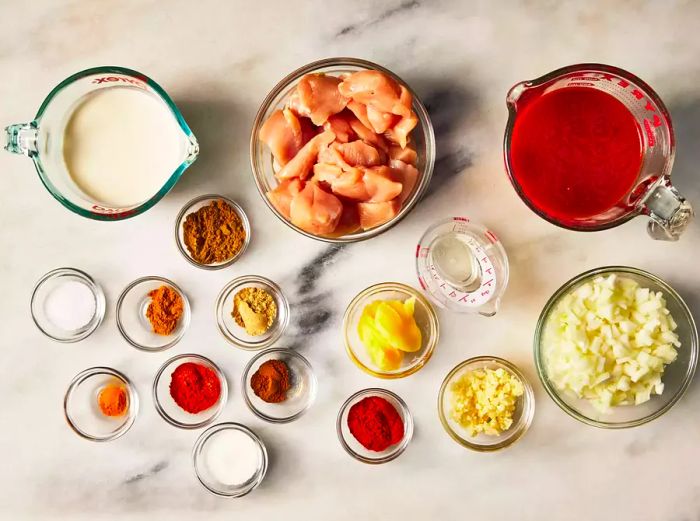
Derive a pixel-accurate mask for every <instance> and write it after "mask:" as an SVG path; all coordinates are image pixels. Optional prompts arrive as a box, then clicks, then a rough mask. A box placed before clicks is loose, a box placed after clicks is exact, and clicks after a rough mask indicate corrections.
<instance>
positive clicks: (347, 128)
mask: <svg viewBox="0 0 700 521" xmlns="http://www.w3.org/2000/svg"><path fill="white" fill-rule="evenodd" d="M351 118H352V119H355V116H354V115H353V114H352V112H350V111H343V112H341V113H339V114H334V115H333V116H331V117H330V118H328V121H326V122H325V123H324V124H323V128H324V129H325V130H332V131H333V133H334V134H335V139H336V140H337V141H339V142H340V143H347V142H349V141H353V140H354V139H357V134H355V131H354V130H353V129H352V126H351V125H350V120H351Z"/></svg>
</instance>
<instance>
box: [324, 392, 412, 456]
mask: <svg viewBox="0 0 700 521" xmlns="http://www.w3.org/2000/svg"><path fill="white" fill-rule="evenodd" d="M369 396H380V397H381V398H385V399H386V397H387V396H388V397H389V398H391V400H393V401H395V402H396V403H398V404H399V408H400V409H401V413H402V415H403V419H404V433H403V438H402V439H401V441H400V442H399V443H398V444H397V445H398V446H397V447H396V448H395V449H394V450H393V451H392V452H391V453H390V454H388V455H386V456H383V457H380V458H368V457H366V456H363V455H362V454H359V453H357V452H355V451H354V450H353V449H352V448H351V447H350V445H349V444H348V442H347V441H345V436H343V424H342V422H343V414H344V413H345V410H346V409H347V408H348V407H349V406H350V403H352V402H353V401H354V400H355V399H357V398H359V397H369ZM392 405H393V404H392ZM413 427H414V425H413V414H411V411H410V409H409V408H408V405H407V404H406V402H405V401H404V400H403V398H401V397H400V396H399V395H398V394H396V393H394V392H392V391H390V390H388V389H382V388H381V387H368V388H366V389H361V390H359V391H357V392H355V393H353V394H352V395H350V397H349V398H348V399H347V400H345V401H344V402H343V405H341V406H340V410H339V411H338V416H337V418H336V421H335V430H336V432H337V434H338V439H339V440H340V445H341V446H342V447H343V449H344V450H345V452H347V453H348V454H350V455H351V456H352V457H353V458H355V459H356V460H358V461H361V462H362V463H368V464H370V465H379V464H381V463H388V462H389V461H392V460H394V459H396V458H398V457H399V456H400V455H401V454H403V453H404V451H405V450H406V447H408V444H409V443H410V442H411V440H412V439H413Z"/></svg>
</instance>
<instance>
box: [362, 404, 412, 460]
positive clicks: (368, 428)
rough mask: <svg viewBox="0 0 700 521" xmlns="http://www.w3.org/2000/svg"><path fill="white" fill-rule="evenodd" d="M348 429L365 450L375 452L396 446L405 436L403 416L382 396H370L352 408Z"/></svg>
mask: <svg viewBox="0 0 700 521" xmlns="http://www.w3.org/2000/svg"><path fill="white" fill-rule="evenodd" d="M348 427H349V428H350V432H351V433H352V435H353V436H355V439H356V440H357V441H359V442H360V443H361V444H362V446H363V447H364V448H366V449H367V450H372V451H375V452H381V451H383V450H386V449H387V448H389V447H391V446H392V445H395V444H396V443H398V442H400V441H401V440H402V439H403V435H404V427H403V420H402V419H401V416H400V415H399V413H398V412H397V411H396V408H395V407H394V406H393V405H391V403H389V402H388V401H387V400H385V399H384V398H381V397H380V396H368V397H367V398H363V399H362V400H360V401H359V402H357V403H356V404H355V405H353V406H352V407H350V412H349V413H348Z"/></svg>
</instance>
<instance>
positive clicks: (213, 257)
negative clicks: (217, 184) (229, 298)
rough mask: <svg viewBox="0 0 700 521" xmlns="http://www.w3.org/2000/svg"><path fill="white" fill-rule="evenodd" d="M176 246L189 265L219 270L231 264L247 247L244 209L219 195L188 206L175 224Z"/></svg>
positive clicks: (247, 224)
mask: <svg viewBox="0 0 700 521" xmlns="http://www.w3.org/2000/svg"><path fill="white" fill-rule="evenodd" d="M175 242H176V243H177V247H178V249H179V250H180V252H181V253H182V255H183V256H184V257H185V259H187V260H188V261H189V263H190V264H192V265H194V266H197V267H198V268H202V269H205V270H219V269H221V268H225V267H227V266H230V265H231V264H233V263H234V262H235V261H236V260H238V259H239V258H240V256H241V255H243V252H244V251H245V250H246V248H247V247H248V244H249V243H250V221H248V216H247V215H246V213H245V212H244V211H243V208H241V206H240V205H239V204H238V203H236V202H235V201H232V200H231V199H228V198H226V197H222V196H220V195H212V194H208V195H202V196H199V197H195V198H194V199H192V200H191V201H190V202H188V203H187V204H186V205H185V206H184V207H183V208H182V210H181V211H180V213H179V214H178V216H177V219H176V220H175Z"/></svg>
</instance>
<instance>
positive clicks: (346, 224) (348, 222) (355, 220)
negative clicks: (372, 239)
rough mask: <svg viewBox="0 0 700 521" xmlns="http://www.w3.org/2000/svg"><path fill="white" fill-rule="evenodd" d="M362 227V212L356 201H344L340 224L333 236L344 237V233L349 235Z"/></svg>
mask: <svg viewBox="0 0 700 521" xmlns="http://www.w3.org/2000/svg"><path fill="white" fill-rule="evenodd" d="M359 229H360V212H359V211H358V210H357V205H356V204H355V203H349V202H344V203H343V213H342V214H341V215H340V220H339V221H338V226H336V228H335V230H334V231H333V233H332V234H330V236H331V237H342V236H343V235H348V234H350V233H354V232H356V231H358V230H359Z"/></svg>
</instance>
